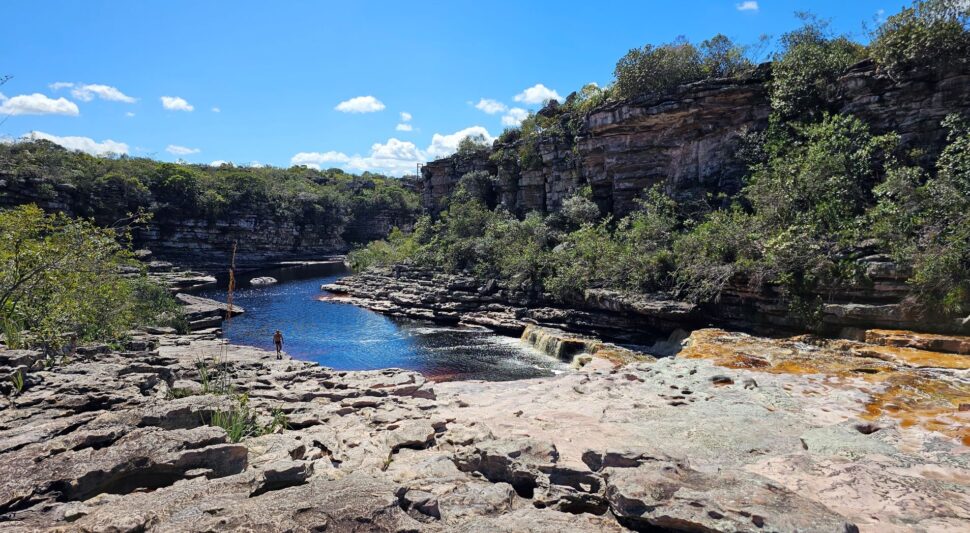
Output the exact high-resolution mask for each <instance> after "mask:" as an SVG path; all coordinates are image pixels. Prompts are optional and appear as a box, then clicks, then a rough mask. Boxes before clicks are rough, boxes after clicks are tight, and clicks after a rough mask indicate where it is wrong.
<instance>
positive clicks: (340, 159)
mask: <svg viewBox="0 0 970 533" xmlns="http://www.w3.org/2000/svg"><path fill="white" fill-rule="evenodd" d="M349 161H350V157H349V156H348V155H347V154H345V153H342V152H334V151H330V152H300V153H298V154H296V155H294V156H293V157H291V158H290V164H291V165H294V166H300V165H303V166H307V167H310V168H315V169H320V168H321V167H322V166H324V165H330V166H332V165H333V163H341V164H343V163H347V162H349Z"/></svg>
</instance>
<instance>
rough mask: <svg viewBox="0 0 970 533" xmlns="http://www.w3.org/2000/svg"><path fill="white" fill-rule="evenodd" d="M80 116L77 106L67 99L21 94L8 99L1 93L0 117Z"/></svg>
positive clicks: (36, 94)
mask: <svg viewBox="0 0 970 533" xmlns="http://www.w3.org/2000/svg"><path fill="white" fill-rule="evenodd" d="M78 114H79V111H78V108H77V104H75V103H74V102H72V101H70V100H68V99H66V98H63V97H61V98H58V99H56V100H55V99H53V98H50V97H48V96H46V95H43V94H41V93H34V94H21V95H17V96H13V97H10V98H7V97H6V96H4V95H3V94H2V93H0V116H4V115H68V116H72V117H76V116H77V115H78Z"/></svg>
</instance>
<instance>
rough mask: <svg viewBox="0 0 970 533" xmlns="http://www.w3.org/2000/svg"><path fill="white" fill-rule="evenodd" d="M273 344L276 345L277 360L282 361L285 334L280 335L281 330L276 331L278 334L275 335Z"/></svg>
mask: <svg viewBox="0 0 970 533" xmlns="http://www.w3.org/2000/svg"><path fill="white" fill-rule="evenodd" d="M273 344H275V345H276V358H277V359H282V358H283V334H282V333H280V330H276V333H274V334H273Z"/></svg>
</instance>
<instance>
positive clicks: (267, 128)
mask: <svg viewBox="0 0 970 533" xmlns="http://www.w3.org/2000/svg"><path fill="white" fill-rule="evenodd" d="M905 3H906V2H905V1H904V0H891V1H890V0H851V1H847V0H840V1H830V0H819V1H795V0H758V1H757V2H751V1H742V0H728V1H722V0H709V1H677V2H671V1H669V0H668V1H648V0H640V1H630V2H609V1H605V0H600V1H595V2H594V1H589V0H588V1H583V2H572V1H560V2H555V3H553V2H543V3H540V2H528V1H526V2H523V1H521V0H520V1H517V2H506V1H503V0H493V1H492V2H488V3H481V2H474V3H473V2H461V1H450V2H418V1H411V2H401V1H395V2H390V1H388V2H363V1H360V2H339V3H336V2H322V1H320V2H309V1H291V2H266V1H260V2H249V1H242V0H234V1H231V2H230V1H205V2H202V1H172V0H169V1H165V2H162V1H152V2H149V1H145V2H118V1H92V0H89V1H86V2H73V1H67V0H64V1H59V2H53V1H44V0H5V1H4V2H3V9H2V11H3V15H2V18H3V20H4V21H5V23H4V24H3V30H2V31H0V75H3V74H7V75H10V76H13V78H12V79H10V80H9V81H8V82H7V83H6V84H5V85H3V86H0V93H2V94H3V96H2V97H0V112H2V116H0V120H4V118H3V117H6V119H5V120H4V122H3V124H2V125H0V137H4V138H6V139H8V140H9V139H16V138H20V137H22V136H24V135H25V134H29V133H31V132H35V133H34V135H36V136H39V137H46V138H50V139H52V140H54V141H55V142H59V143H61V144H64V145H67V146H69V147H73V148H81V149H85V150H88V151H91V152H100V151H105V150H112V151H116V152H127V153H129V154H131V155H135V156H151V157H155V158H158V159H162V160H168V161H175V160H177V159H183V160H185V161H189V162H192V163H210V162H213V161H232V162H233V163H235V164H270V165H276V166H289V165H290V164H292V163H305V164H310V165H317V166H321V167H323V168H327V167H332V166H337V167H343V168H346V169H348V170H352V171H363V170H372V171H377V172H388V173H392V174H396V175H400V174H402V173H404V172H407V171H413V169H414V167H415V163H417V162H420V161H424V160H427V159H434V158H436V157H439V156H442V155H446V154H447V153H448V152H449V151H450V150H453V149H454V147H455V146H456V145H457V143H458V141H459V140H460V138H461V137H462V136H464V135H465V134H467V133H469V132H471V133H485V132H487V135H488V136H495V135H498V134H499V133H500V132H501V131H502V129H503V128H504V127H505V125H504V124H509V123H514V122H515V121H516V119H517V118H519V117H521V115H522V114H523V111H519V110H525V111H527V110H535V109H537V108H538V107H539V105H540V104H539V102H540V101H541V100H542V99H543V98H544V97H548V96H550V95H552V94H558V95H561V96H563V97H564V96H566V95H567V94H569V92H571V91H573V90H576V89H579V88H580V87H581V86H583V85H584V84H586V83H588V82H596V83H598V84H600V85H605V84H607V83H609V82H610V80H611V76H612V71H613V66H614V65H615V63H616V60H617V59H618V58H620V57H621V56H622V55H623V54H624V53H626V52H627V51H628V50H629V49H630V48H634V47H639V46H642V45H644V44H646V43H654V44H658V43H663V42H668V41H670V40H673V39H675V38H676V37H677V36H680V35H683V36H685V37H687V38H688V39H690V40H691V41H695V42H699V41H701V40H703V39H705V38H708V37H710V36H712V35H714V34H715V33H718V32H721V33H724V34H726V35H728V36H729V37H731V38H733V39H735V40H737V41H740V42H744V43H754V42H756V41H757V39H758V36H759V35H761V34H769V35H771V36H773V37H778V36H779V35H781V34H782V33H783V32H785V31H788V30H790V29H792V28H794V27H797V25H798V21H797V20H796V18H795V16H794V12H795V11H800V10H801V11H805V10H808V11H812V12H814V13H816V14H817V15H819V16H821V17H823V18H830V19H832V23H833V28H834V29H835V30H837V31H841V32H847V33H849V34H851V35H853V36H854V37H855V38H857V39H858V40H860V41H865V40H867V37H866V35H865V33H864V31H863V23H869V24H870V25H871V24H872V22H873V21H874V20H875V19H876V18H877V17H878V16H880V13H895V12H897V11H898V10H899V9H900V7H902V6H903V5H904V4H905ZM163 97H169V98H168V99H166V101H164V102H163V99H162V98H163ZM482 99H487V100H492V101H494V102H491V101H487V102H484V103H482ZM342 103H343V104H342ZM478 104H481V105H478ZM355 111H356V112H355ZM486 111H489V112H490V113H489V112H486ZM402 113H407V114H408V115H403V116H402Z"/></svg>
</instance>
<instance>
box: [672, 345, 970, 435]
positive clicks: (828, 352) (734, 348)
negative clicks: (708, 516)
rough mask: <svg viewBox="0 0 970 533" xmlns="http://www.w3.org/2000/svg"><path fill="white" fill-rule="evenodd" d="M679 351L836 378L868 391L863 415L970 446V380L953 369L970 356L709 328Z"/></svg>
mask: <svg viewBox="0 0 970 533" xmlns="http://www.w3.org/2000/svg"><path fill="white" fill-rule="evenodd" d="M902 333H905V332H895V331H894V332H892V334H893V337H895V338H906V336H905V335H902ZM914 335H917V336H918V335H919V334H914ZM934 337H935V338H934V339H933V342H936V343H943V342H945V339H943V338H940V337H942V336H934ZM950 345H951V346H953V345H955V344H953V343H951V344H950ZM677 357H683V358H688V359H708V360H711V361H713V362H714V363H715V364H717V365H720V366H724V367H728V368H736V369H747V370H754V371H759V372H770V373H775V374H796V375H811V374H821V375H823V376H826V377H827V378H835V383H837V384H838V386H841V387H852V388H855V389H858V390H862V391H863V392H866V393H867V394H868V395H869V401H868V402H867V403H866V404H865V405H864V408H863V411H862V412H861V413H860V417H861V418H862V419H864V420H876V419H878V418H881V417H883V416H889V417H892V418H894V419H896V420H898V421H899V424H900V426H901V427H904V428H906V427H913V426H919V427H923V428H925V429H928V430H931V431H935V432H939V433H942V434H945V435H948V436H950V437H953V438H955V439H958V440H959V441H961V442H962V443H963V444H964V445H966V446H970V411H967V410H966V409H965V408H963V409H961V407H962V406H964V405H967V404H970V383H967V382H966V381H965V380H961V379H960V378H959V377H958V376H956V375H955V373H954V371H962V370H967V369H970V357H968V356H965V355H957V354H954V353H943V352H933V351H928V350H919V349H915V348H911V347H906V346H893V345H889V346H887V345H873V344H868V343H861V342H854V341H846V340H828V339H820V338H817V337H813V336H810V335H803V336H799V337H791V338H787V339H767V338H759V337H752V336H749V335H744V334H740V333H730V332H727V331H724V330H720V329H703V330H698V331H695V332H694V333H693V334H692V335H691V336H690V339H689V341H688V342H687V344H686V345H685V347H684V349H683V350H681V352H680V353H679V354H678V355H677ZM860 380H861V382H860ZM829 381H830V382H831V379H829ZM867 385H872V387H868V386H867ZM863 387H866V388H863Z"/></svg>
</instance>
